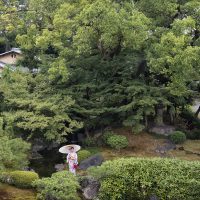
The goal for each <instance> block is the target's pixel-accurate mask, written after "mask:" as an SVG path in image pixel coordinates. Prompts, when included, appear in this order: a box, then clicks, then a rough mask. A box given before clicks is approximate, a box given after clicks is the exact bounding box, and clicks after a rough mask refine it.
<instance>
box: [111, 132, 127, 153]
mask: <svg viewBox="0 0 200 200" xmlns="http://www.w3.org/2000/svg"><path fill="white" fill-rule="evenodd" d="M107 144H108V145H109V146H110V147H112V148H114V149H118V150H120V149H122V148H126V147H127V146H128V140H127V138H126V137H125V136H123V135H113V136H111V137H109V138H108V139H107Z"/></svg>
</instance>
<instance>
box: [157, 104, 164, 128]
mask: <svg viewBox="0 0 200 200" xmlns="http://www.w3.org/2000/svg"><path fill="white" fill-rule="evenodd" d="M163 112H164V106H163V105H158V106H156V118H155V125H156V126H163V125H164V122H163Z"/></svg>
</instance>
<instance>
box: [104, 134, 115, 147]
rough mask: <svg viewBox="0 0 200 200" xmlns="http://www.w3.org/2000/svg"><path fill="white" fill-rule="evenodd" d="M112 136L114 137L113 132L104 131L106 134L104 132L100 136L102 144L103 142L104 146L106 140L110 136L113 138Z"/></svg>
mask: <svg viewBox="0 0 200 200" xmlns="http://www.w3.org/2000/svg"><path fill="white" fill-rule="evenodd" d="M114 135H115V134H114V133H113V131H106V132H104V133H103V136H102V139H103V142H104V143H105V144H107V140H108V138H109V137H111V136H114Z"/></svg>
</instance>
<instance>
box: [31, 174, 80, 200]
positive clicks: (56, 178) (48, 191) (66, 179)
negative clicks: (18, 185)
mask: <svg viewBox="0 0 200 200" xmlns="http://www.w3.org/2000/svg"><path fill="white" fill-rule="evenodd" d="M33 186H34V187H36V188H37V190H38V192H39V194H38V196H37V198H38V199H55V200H56V199H57V200H79V199H80V198H79V196H78V194H77V189H78V188H79V183H78V181H77V178H76V176H74V175H73V174H72V173H70V172H68V171H61V172H57V173H54V174H52V176H51V178H43V179H40V180H37V181H35V182H34V183H33Z"/></svg>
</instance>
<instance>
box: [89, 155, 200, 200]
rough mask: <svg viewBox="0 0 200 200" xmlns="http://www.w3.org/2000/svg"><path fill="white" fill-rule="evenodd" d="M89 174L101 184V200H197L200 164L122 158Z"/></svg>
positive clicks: (174, 160) (199, 188)
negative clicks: (152, 197)
mask: <svg viewBox="0 0 200 200" xmlns="http://www.w3.org/2000/svg"><path fill="white" fill-rule="evenodd" d="M88 172H89V174H90V175H92V176H94V177H95V178H97V179H98V180H99V181H100V183H101V188H100V191H99V199H100V200H110V199H113V200H125V199H134V200H140V199H149V198H150V196H152V195H156V196H157V197H158V199H160V200H166V199H168V200H175V199H181V200H197V199H199V197H200V162H190V161H183V160H176V159H163V158H154V159H147V158H146V159H145V158H127V159H125V158H122V159H117V160H114V161H107V162H105V163H103V164H102V165H101V166H99V167H92V168H90V169H89V170H88Z"/></svg>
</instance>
